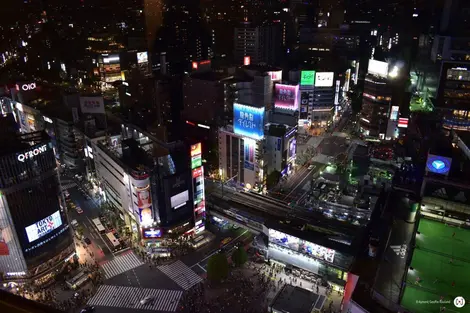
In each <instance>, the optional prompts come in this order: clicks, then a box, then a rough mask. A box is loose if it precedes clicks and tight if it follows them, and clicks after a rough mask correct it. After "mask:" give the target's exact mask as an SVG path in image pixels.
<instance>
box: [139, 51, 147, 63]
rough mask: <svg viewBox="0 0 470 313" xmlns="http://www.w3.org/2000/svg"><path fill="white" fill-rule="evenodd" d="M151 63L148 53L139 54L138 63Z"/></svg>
mask: <svg viewBox="0 0 470 313" xmlns="http://www.w3.org/2000/svg"><path fill="white" fill-rule="evenodd" d="M148 61H149V55H148V52H137V63H138V64H142V63H147V62H148Z"/></svg>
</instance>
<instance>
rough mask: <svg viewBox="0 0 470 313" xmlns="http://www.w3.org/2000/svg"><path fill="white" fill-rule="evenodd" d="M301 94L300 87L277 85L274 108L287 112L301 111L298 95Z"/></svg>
mask: <svg viewBox="0 0 470 313" xmlns="http://www.w3.org/2000/svg"><path fill="white" fill-rule="evenodd" d="M298 93H299V85H296V86H292V85H283V84H276V86H275V100H274V107H275V108H279V109H285V110H292V111H296V110H298V109H299V101H298V100H297V95H298Z"/></svg>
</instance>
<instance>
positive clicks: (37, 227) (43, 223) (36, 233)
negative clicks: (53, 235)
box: [25, 211, 62, 243]
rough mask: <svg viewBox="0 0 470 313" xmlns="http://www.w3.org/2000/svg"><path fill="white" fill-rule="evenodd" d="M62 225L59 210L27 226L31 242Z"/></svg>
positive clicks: (27, 233)
mask: <svg viewBox="0 0 470 313" xmlns="http://www.w3.org/2000/svg"><path fill="white" fill-rule="evenodd" d="M61 225H62V219H61V217H60V213H59V211H56V212H54V213H52V214H51V215H49V216H48V217H46V218H43V219H42V220H40V221H38V222H36V223H34V224H33V225H30V226H28V227H26V228H25V230H26V235H27V236H28V240H29V242H30V243H31V242H33V241H35V240H37V239H39V238H41V237H43V236H45V235H47V234H48V233H50V232H51V231H53V230H54V229H56V228H58V227H60V226H61Z"/></svg>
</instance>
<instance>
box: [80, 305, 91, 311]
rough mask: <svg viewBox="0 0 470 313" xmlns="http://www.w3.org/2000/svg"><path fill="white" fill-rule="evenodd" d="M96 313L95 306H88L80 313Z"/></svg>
mask: <svg viewBox="0 0 470 313" xmlns="http://www.w3.org/2000/svg"><path fill="white" fill-rule="evenodd" d="M94 311H95V307H94V306H90V305H87V306H86V307H84V308H83V309H82V310H81V311H80V313H89V312H94Z"/></svg>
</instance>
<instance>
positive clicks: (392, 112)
mask: <svg viewBox="0 0 470 313" xmlns="http://www.w3.org/2000/svg"><path fill="white" fill-rule="evenodd" d="M398 110H399V107H398V106H392V109H391V110H390V120H391V121H396V120H397V119H398Z"/></svg>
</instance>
